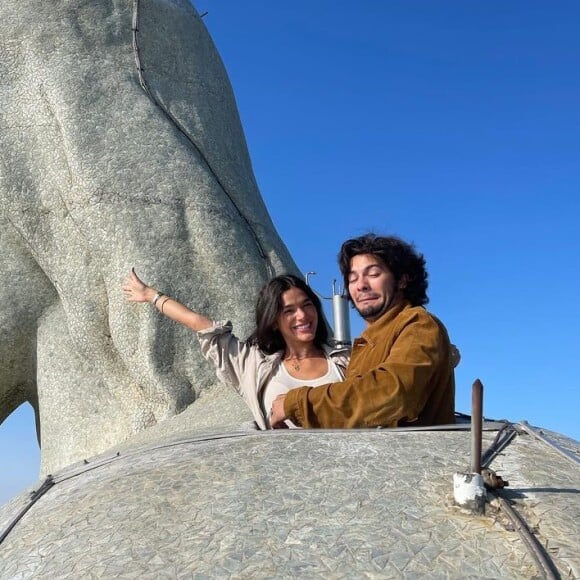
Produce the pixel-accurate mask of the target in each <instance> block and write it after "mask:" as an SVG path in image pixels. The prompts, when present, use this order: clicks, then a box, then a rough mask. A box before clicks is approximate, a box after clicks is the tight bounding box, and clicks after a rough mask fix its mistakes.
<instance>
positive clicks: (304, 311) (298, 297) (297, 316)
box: [276, 288, 318, 345]
mask: <svg viewBox="0 0 580 580" xmlns="http://www.w3.org/2000/svg"><path fill="white" fill-rule="evenodd" d="M317 327H318V313H317V312H316V307H315V306H314V303H313V302H312V300H310V298H309V297H308V295H307V294H306V293H305V292H304V291H303V290H300V288H290V290H286V292H284V294H282V308H281V310H280V314H279V315H278V319H277V321H276V329H277V330H279V331H280V334H281V335H282V338H284V342H286V344H287V345H289V344H290V345H291V344H296V345H299V344H302V343H305V342H312V341H313V340H314V337H315V335H316V328H317Z"/></svg>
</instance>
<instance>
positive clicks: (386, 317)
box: [359, 300, 411, 344]
mask: <svg viewBox="0 0 580 580" xmlns="http://www.w3.org/2000/svg"><path fill="white" fill-rule="evenodd" d="M406 308H411V303H410V302H409V301H408V300H404V301H403V302H401V303H400V304H397V306H394V307H393V308H389V310H387V311H386V312H385V313H384V314H383V315H382V316H381V317H380V318H378V319H377V320H375V321H374V322H372V323H371V324H369V326H367V328H366V329H365V330H364V332H363V333H362V334H361V336H360V339H359V340H361V339H362V341H364V342H368V343H370V344H375V343H376V342H378V341H380V340H381V338H382V337H383V336H384V329H385V327H386V326H388V325H389V324H390V323H391V322H392V321H393V320H394V319H395V318H396V317H397V316H398V315H399V314H400V313H401V312H402V311H403V310H405V309H406Z"/></svg>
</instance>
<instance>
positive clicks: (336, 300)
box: [304, 272, 351, 347]
mask: <svg viewBox="0 0 580 580" xmlns="http://www.w3.org/2000/svg"><path fill="white" fill-rule="evenodd" d="M314 275H316V272H306V275H305V276H304V278H305V280H306V284H308V285H309V286H311V285H310V282H309V279H310V276H314ZM312 290H313V292H314V293H315V294H316V295H317V296H318V297H319V298H320V299H321V300H330V301H332V327H333V329H334V332H333V339H334V343H335V344H336V346H338V347H341V346H347V345H350V344H351V338H350V312H349V308H348V306H349V305H348V295H347V294H346V291H345V289H344V288H342V289H341V288H340V286H339V287H338V288H337V285H336V280H333V281H332V296H322V295H321V294H319V293H318V292H316V290H314V288H313V289H312Z"/></svg>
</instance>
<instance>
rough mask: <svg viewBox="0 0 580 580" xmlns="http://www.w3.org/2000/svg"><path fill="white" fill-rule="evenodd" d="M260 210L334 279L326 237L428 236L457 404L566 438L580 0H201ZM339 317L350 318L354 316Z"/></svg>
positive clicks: (14, 472) (5, 467) (575, 373)
mask: <svg viewBox="0 0 580 580" xmlns="http://www.w3.org/2000/svg"><path fill="white" fill-rule="evenodd" d="M197 8H198V9H199V11H200V12H202V11H205V10H208V11H209V14H208V15H207V16H206V17H205V22H206V25H207V26H208V28H209V30H210V32H211V34H212V36H213V37H214V40H215V42H216V45H217V47H218V50H219V51H220V53H221V55H222V58H223V59H224V62H225V64H226V67H227V69H228V72H229V74H230V78H231V81H232V84H233V86H234V91H235V93H236V98H237V101H238V106H239V109H240V114H241V117H242V122H243V124H244V128H245V131H246V136H247V140H248V146H249V149H250V154H251V156H252V159H253V163H254V170H255V173H256V177H257V179H258V183H259V184H260V188H261V191H262V195H263V196H264V199H265V201H266V204H267V206H268V208H269V210H270V213H271V215H272V218H273V220H274V222H275V224H276V226H277V228H278V230H279V232H280V234H281V236H282V238H283V239H284V240H285V242H286V243H287V245H288V247H289V249H290V251H291V252H292V254H293V256H294V258H295V260H296V261H297V263H298V265H299V266H300V268H301V269H302V270H303V271H304V272H306V271H309V270H314V271H316V272H317V276H316V277H314V278H313V279H312V283H313V286H314V287H315V288H316V289H317V290H319V291H320V292H321V293H323V294H329V293H330V287H331V283H332V280H333V278H337V277H338V270H337V268H336V264H335V257H336V253H337V251H338V248H339V246H340V244H341V242H342V241H343V240H344V239H346V238H348V237H352V236H356V235H359V234H361V233H364V232H366V231H368V230H374V231H377V232H380V233H395V234H397V235H400V236H401V237H403V238H405V239H407V240H410V241H413V242H414V243H415V244H416V246H417V248H418V249H419V250H420V251H421V252H423V253H424V254H425V257H426V258H427V265H428V269H429V273H430V291H429V295H430V298H431V302H430V304H429V306H428V308H429V309H430V310H431V311H432V312H434V313H435V314H437V315H438V316H439V317H440V318H441V319H442V320H443V322H444V323H445V324H446V326H447V328H448V330H449V333H450V336H451V338H452V340H453V342H454V343H455V344H457V345H458V347H459V348H460V350H461V353H462V357H463V359H462V362H461V364H460V366H459V367H458V369H457V372H456V379H457V409H458V410H460V411H464V412H469V405H470V386H471V383H472V382H473V380H474V379H475V378H480V379H481V380H482V381H483V383H484V386H485V400H484V412H485V414H486V415H487V416H489V417H493V418H508V419H511V420H516V421H517V420H521V419H527V420H528V421H529V422H531V423H533V424H537V425H541V426H543V427H547V428H550V429H554V430H557V431H560V432H562V433H564V434H567V435H569V436H572V437H574V438H576V439H580V421H579V420H578V409H579V408H580V397H579V396H578V387H579V377H580V354H579V349H578V343H579V341H578V337H577V333H578V332H579V329H580V308H579V306H578V302H577V300H576V299H574V295H575V294H576V291H577V290H576V289H577V287H578V285H579V284H580V273H579V266H580V264H579V259H578V254H579V251H578V250H579V245H580V243H579V242H580V233H579V232H580V227H578V224H577V221H578V213H579V212H578V209H579V206H580V204H579V202H578V201H577V196H578V192H579V189H580V168H579V164H578V157H579V153H580V105H579V103H580V76H579V75H578V69H579V64H580V62H579V61H580V37H579V36H578V32H577V23H578V21H579V19H580V4H578V3H577V2H572V1H560V2H557V3H548V2H545V1H544V2H540V1H534V0H526V1H525V2H524V1H523V0H521V1H511V2H499V1H493V0H485V1H483V0H482V1H470V2H466V1H465V0H451V1H445V2H441V0H414V1H413V2H409V0H397V1H394V0H386V1H379V0H372V1H371V0H359V1H358V2H356V3H355V2H343V1H340V0H333V1H332V2H331V1H330V0H316V1H315V2H312V1H309V2H306V1H303V0H295V1H294V2H291V3H290V2H270V1H265V0H247V1H244V2H239V0H222V1H219V0H204V1H203V2H202V1H201V0H200V1H199V2H198V3H197ZM352 326H353V331H354V333H355V334H356V333H358V332H360V330H361V329H362V324H361V323H360V321H358V320H357V319H356V316H354V315H353V325H352ZM33 431H34V429H33V419H32V415H31V413H30V411H29V409H28V408H26V407H23V408H21V409H20V410H19V411H18V412H16V413H15V414H13V416H11V417H10V418H9V419H8V420H7V421H6V422H5V423H4V424H3V425H2V426H1V427H0V474H1V476H0V503H2V502H3V501H5V500H6V499H8V498H9V497H10V496H12V495H14V494H15V493H16V492H18V491H19V490H20V489H22V488H23V487H24V486H25V485H27V484H30V483H32V482H34V481H35V480H36V477H37V471H38V461H39V453H38V450H37V449H36V443H35V438H34V433H33Z"/></svg>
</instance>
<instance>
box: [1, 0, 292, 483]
mask: <svg viewBox="0 0 580 580" xmlns="http://www.w3.org/2000/svg"><path fill="white" fill-rule="evenodd" d="M136 9H138V11H139V12H138V14H137V16H138V18H137V25H138V26H137V28H138V31H137V32H136V33H135V34H134V32H133V30H132V21H133V18H134V16H135V10H136ZM134 41H136V43H137V46H138V47H139V50H138V51H136V50H135V49H134ZM0 55H1V56H0V139H1V144H2V147H0V243H1V245H2V255H1V256H0V277H1V278H0V304H1V305H2V306H1V307H0V333H1V334H0V421H1V420H3V419H4V418H5V417H6V416H7V415H8V414H9V413H11V412H12V411H13V410H14V409H15V408H16V407H17V406H18V405H19V404H21V403H22V402H23V401H26V400H29V401H30V402H31V403H32V404H33V406H35V407H36V408H37V409H38V410H39V413H40V417H41V423H42V430H41V438H42V447H43V456H42V470H43V472H47V471H51V470H54V469H57V468H59V467H62V466H64V465H66V464H67V463H69V462H70V461H73V460H76V459H78V458H80V457H83V456H87V455H92V454H94V453H98V452H101V451H103V450H105V449H107V448H109V447H110V446H111V445H113V444H115V443H118V442H119V441H122V440H124V439H126V438H127V437H129V436H130V435H132V434H134V433H135V432H138V431H140V430H142V429H143V428H145V427H147V426H150V425H153V424H156V423H159V422H160V421H161V420H163V419H165V418H167V417H171V416H174V415H176V414H178V413H180V412H182V411H183V410H184V409H186V408H187V407H188V406H189V405H191V404H192V403H193V402H194V401H195V400H196V399H199V400H198V401H197V402H196V405H199V406H202V405H204V404H205V403H209V404H210V405H212V404H213V403H212V399H211V397H201V396H200V395H201V394H202V393H206V392H207V391H208V390H211V388H213V385H214V384H215V379H214V374H213V370H212V369H210V368H209V367H208V366H207V365H206V364H205V362H204V361H202V360H201V355H200V352H199V349H198V347H197V344H196V340H195V338H194V337H193V336H192V335H191V333H188V332H186V331H185V330H183V329H181V328H178V327H177V326H176V325H173V324H172V323H170V322H168V321H166V320H161V319H160V317H159V315H158V314H157V313H156V312H154V311H152V310H151V309H148V308H147V307H142V306H128V305H127V304H126V303H125V302H124V298H123V296H122V293H121V292H120V285H121V282H122V280H123V278H124V277H125V276H126V274H127V273H128V271H129V269H130V267H131V266H134V267H135V268H136V269H137V271H138V272H139V273H140V274H141V275H142V276H143V278H144V279H145V280H147V281H148V282H149V283H151V284H153V285H156V286H158V287H159V288H160V289H161V290H163V291H165V292H166V293H169V294H172V295H173V296H175V297H177V298H179V299H180V300H182V301H184V302H185V303H188V304H189V305H191V306H192V307H193V308H195V309H198V310H200V311H202V312H204V313H206V314H207V315H208V316H210V317H214V318H216V319H223V318H229V319H232V320H233V322H234V324H235V326H236V330H237V331H238V333H239V334H241V335H245V334H246V333H247V332H248V331H249V330H250V327H251V325H252V316H253V305H254V299H255V296H256V293H257V290H258V289H259V287H260V286H261V285H262V283H263V282H264V281H265V280H266V279H267V278H268V276H269V275H270V274H271V273H272V272H280V271H283V270H285V271H294V270H295V265H294V264H293V262H292V259H291V258H290V256H289V254H288V252H287V250H286V248H285V246H284V244H283V243H282V241H281V240H280V239H279V237H278V235H277V233H276V231H275V229H274V227H273V225H272V222H271V220H270V218H269V216H268V213H267V211H266V209H265V207H264V204H263V202H262V199H261V197H260V194H259V191H258V189H257V186H256V183H255V179H254V176H253V173H252V168H251V163H250V160H249V156H248V153H247V149H246V145H245V140H244V136H243V132H242V128H241V125H240V121H239V118H238V113H237V110H236V105H235V101H234V97H233V94H232V91H231V88H230V85H229V81H228V79H227V75H226V73H225V70H224V68H223V65H222V63H221V61H220V58H219V56H218V54H217V51H216V50H215V48H214V46H213V44H212V41H211V39H210V38H209V35H208V33H207V31H206V29H205V27H204V25H203V23H202V22H201V20H200V18H199V16H198V15H197V13H196V12H195V10H194V9H193V8H192V7H191V5H190V3H189V2H188V1H187V0H147V1H146V2H145V1H143V2H129V1H126V0H93V1H91V2H85V1H84V0H72V1H69V0H67V1H66V2H65V1H64V0H58V1H55V2H42V1H41V0H18V1H16V0H9V1H6V2H2V3H1V7H0ZM136 56H138V57H139V59H140V64H141V68H142V69H143V75H144V78H145V81H146V83H147V85H148V87H149V90H150V93H151V95H152V97H153V99H155V100H157V101H158V102H159V104H160V105H161V106H158V105H156V104H155V103H154V102H153V100H152V99H151V98H150V97H149V96H148V94H147V93H146V92H145V91H144V90H143V88H142V86H140V83H139V78H138V74H137V68H136V64H135V63H136ZM162 108H165V109H166V110H167V112H164V111H163V110H162ZM37 376H38V383H37V381H36V377H37ZM220 406H221V409H220V413H219V414H218V413H216V412H215V405H214V406H213V407H212V410H211V411H210V412H208V413H204V412H203V410H202V409H199V410H198V411H197V412H196V415H197V417H198V423H197V426H198V427H199V426H201V427H203V426H209V425H227V424H235V423H238V422H239V421H241V420H245V419H247V418H248V417H249V415H247V413H246V412H245V409H244V408H243V406H242V405H241V404H240V400H239V399H238V398H237V397H235V396H234V395H233V394H232V395H230V394H227V395H224V396H222V397H221V398H220ZM57 441H58V444H56V442H57Z"/></svg>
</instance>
